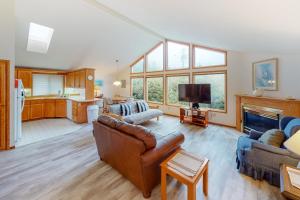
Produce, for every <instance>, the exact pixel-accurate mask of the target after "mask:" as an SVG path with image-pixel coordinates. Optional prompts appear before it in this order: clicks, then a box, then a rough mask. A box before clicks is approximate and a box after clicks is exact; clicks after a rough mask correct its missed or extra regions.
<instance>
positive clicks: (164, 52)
mask: <svg viewBox="0 0 300 200" xmlns="http://www.w3.org/2000/svg"><path fill="white" fill-rule="evenodd" d="M160 45H163V66H162V67H163V68H162V70H156V71H148V55H149V54H150V53H151V52H153V51H154V50H155V49H156V48H158V47H159V46H160ZM165 57H166V49H165V43H164V42H163V41H161V42H159V43H158V44H156V45H155V46H154V47H153V48H152V49H150V50H149V51H148V52H147V53H146V54H145V60H144V62H145V63H144V65H145V70H144V71H145V73H155V72H164V71H165V60H166V58H165Z"/></svg>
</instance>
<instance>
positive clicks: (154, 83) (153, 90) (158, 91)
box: [147, 77, 164, 103]
mask: <svg viewBox="0 0 300 200" xmlns="http://www.w3.org/2000/svg"><path fill="white" fill-rule="evenodd" d="M163 84H164V81H163V78H162V77H157V78H147V91H148V101H152V102H158V103H163V101H164V91H163V88H164V87H163Z"/></svg>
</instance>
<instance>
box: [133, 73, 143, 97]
mask: <svg viewBox="0 0 300 200" xmlns="http://www.w3.org/2000/svg"><path fill="white" fill-rule="evenodd" d="M131 84H132V96H133V97H134V99H144V78H134V79H132V83H131Z"/></svg>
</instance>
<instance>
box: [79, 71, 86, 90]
mask: <svg viewBox="0 0 300 200" xmlns="http://www.w3.org/2000/svg"><path fill="white" fill-rule="evenodd" d="M85 71H86V70H81V71H79V87H80V88H85V80H86V77H85Z"/></svg>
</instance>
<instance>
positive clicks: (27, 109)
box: [22, 104, 30, 121]
mask: <svg viewBox="0 0 300 200" xmlns="http://www.w3.org/2000/svg"><path fill="white" fill-rule="evenodd" d="M29 119H30V105H26V104H25V105H24V108H23V111H22V121H28V120H29Z"/></svg>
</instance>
